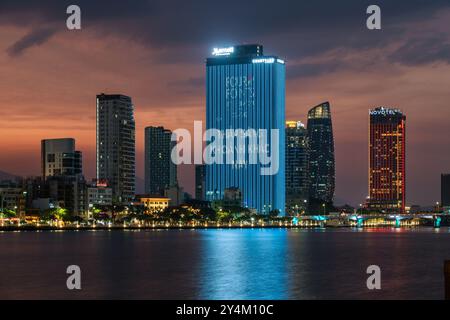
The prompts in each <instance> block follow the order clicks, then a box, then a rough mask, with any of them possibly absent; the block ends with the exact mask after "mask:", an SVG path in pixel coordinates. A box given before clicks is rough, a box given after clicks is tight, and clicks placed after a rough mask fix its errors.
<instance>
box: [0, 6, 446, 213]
mask: <svg viewBox="0 0 450 320" xmlns="http://www.w3.org/2000/svg"><path fill="white" fill-rule="evenodd" d="M374 3H375V2H374ZM70 4H77V5H79V6H80V7H81V12H82V30H76V31H69V30H68V29H67V28H66V18H67V14H66V8H67V6H68V5H70ZM369 4H373V3H372V1H370V2H368V1H242V0H240V1H238V0H228V1H212V0H209V1H207V0H202V1H195V0H193V1H180V0H178V1H175V0H165V1H121V4H118V3H116V1H114V2H113V1H85V0H83V1H67V2H66V1H61V0H55V1H20V0H19V1H5V0H0V170H1V171H6V172H9V173H12V174H17V175H38V174H39V168H40V158H39V157H40V154H39V148H40V140H41V139H44V138H61V137H73V138H75V139H76V143H77V149H79V150H81V151H82V152H83V157H84V163H83V164H84V171H85V175H86V177H87V178H89V179H90V178H92V177H94V175H95V96H96V94H98V93H101V92H105V93H122V94H126V95H129V96H131V97H132V99H133V102H134V104H135V107H136V113H135V117H136V138H137V176H138V177H140V178H143V175H144V173H143V172H144V166H143V136H144V127H145V126H148V125H163V126H165V127H167V128H169V129H176V128H192V126H193V121H194V120H204V114H205V86H204V79H205V64H204V62H205V58H206V57H207V56H209V55H210V52H211V50H212V48H213V47H215V46H223V45H233V44H244V43H260V44H262V45H264V51H265V53H267V54H275V55H279V56H280V57H282V58H284V59H285V60H286V68H287V79H286V81H287V90H286V115H287V117H286V118H287V119H288V120H301V121H304V122H306V119H305V116H306V113H307V111H308V109H310V108H311V107H313V106H315V105H317V104H318V103H321V102H323V101H330V103H331V108H332V119H333V126H334V134H335V150H336V200H337V202H338V203H344V202H348V203H351V204H353V205H357V204H359V203H360V202H362V201H363V200H364V198H365V196H366V195H367V166H368V165H367V153H368V150H367V139H368V110H369V108H373V107H376V106H388V107H394V108H399V109H401V110H402V111H403V112H404V113H405V114H406V116H407V171H406V174H407V191H406V192H407V204H422V205H431V204H433V203H434V202H436V201H438V200H439V199H440V174H441V173H443V172H450V125H449V120H450V22H449V21H450V4H449V2H448V0H445V1H440V0H433V1H418V0H417V1H416V0H410V1H376V4H378V5H379V6H380V7H381V16H382V30H372V31H371V30H368V29H367V28H366V18H367V15H366V12H365V11H366V8H367V6H368V5H369ZM180 176H181V178H180V180H181V183H182V185H184V186H185V188H186V190H187V191H189V192H191V193H192V192H193V184H192V181H193V179H192V176H193V172H192V168H184V169H183V170H181V172H180Z"/></svg>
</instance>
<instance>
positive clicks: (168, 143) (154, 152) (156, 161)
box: [145, 127, 177, 196]
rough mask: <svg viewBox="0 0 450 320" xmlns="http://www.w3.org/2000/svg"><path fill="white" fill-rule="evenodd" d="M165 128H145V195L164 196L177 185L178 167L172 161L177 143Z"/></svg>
mask: <svg viewBox="0 0 450 320" xmlns="http://www.w3.org/2000/svg"><path fill="white" fill-rule="evenodd" d="M171 137H172V131H170V130H168V129H164V127H147V128H145V193H146V194H151V195H158V194H159V195H161V196H164V192H165V190H166V189H167V188H169V187H173V186H175V185H176V184H177V166H176V165H175V164H174V163H173V162H172V160H171V157H170V155H171V152H172V148H174V146H175V144H176V143H175V141H172V140H171Z"/></svg>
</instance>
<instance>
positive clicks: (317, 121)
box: [308, 102, 335, 202]
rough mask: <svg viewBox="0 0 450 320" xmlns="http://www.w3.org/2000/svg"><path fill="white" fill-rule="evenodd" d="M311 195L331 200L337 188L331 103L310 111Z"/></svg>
mask: <svg viewBox="0 0 450 320" xmlns="http://www.w3.org/2000/svg"><path fill="white" fill-rule="evenodd" d="M308 140H309V176H310V181H309V197H310V199H311V200H319V201H323V202H331V201H332V200H333V196H334V188H335V163H334V139H333V126H332V123H331V111H330V103H329V102H324V103H321V104H319V105H317V106H315V107H314V108H312V109H311V110H309V112H308Z"/></svg>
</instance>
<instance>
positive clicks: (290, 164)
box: [286, 121, 309, 214]
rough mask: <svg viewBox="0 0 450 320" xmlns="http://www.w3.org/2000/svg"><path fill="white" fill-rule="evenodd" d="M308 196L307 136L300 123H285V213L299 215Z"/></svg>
mask: <svg viewBox="0 0 450 320" xmlns="http://www.w3.org/2000/svg"><path fill="white" fill-rule="evenodd" d="M308 194H309V172H308V135H307V131H306V128H305V125H304V124H303V123H301V122H300V121H286V212H287V213H290V214H296V213H301V212H302V211H304V210H305V209H306V205H307V201H308Z"/></svg>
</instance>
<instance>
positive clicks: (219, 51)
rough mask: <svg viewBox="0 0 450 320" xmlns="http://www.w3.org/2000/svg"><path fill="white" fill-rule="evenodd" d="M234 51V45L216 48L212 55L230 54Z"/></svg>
mask: <svg viewBox="0 0 450 320" xmlns="http://www.w3.org/2000/svg"><path fill="white" fill-rule="evenodd" d="M232 53H234V47H228V48H214V49H213V52H212V55H213V56H229V55H230V54H232Z"/></svg>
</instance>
